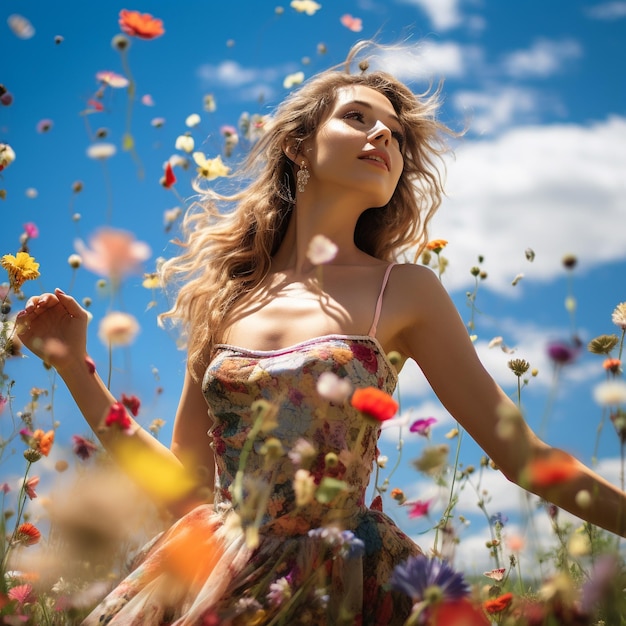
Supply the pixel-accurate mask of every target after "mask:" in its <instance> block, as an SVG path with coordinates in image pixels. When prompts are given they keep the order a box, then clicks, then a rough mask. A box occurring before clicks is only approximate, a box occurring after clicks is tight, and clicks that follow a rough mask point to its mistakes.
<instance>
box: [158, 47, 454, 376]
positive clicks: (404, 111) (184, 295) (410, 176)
mask: <svg viewBox="0 0 626 626" xmlns="http://www.w3.org/2000/svg"><path fill="white" fill-rule="evenodd" d="M366 45H367V42H362V43H360V44H357V45H355V46H354V47H353V49H352V50H351V51H350V53H349V55H348V58H347V61H346V63H345V66H344V67H342V68H334V69H330V70H327V71H324V72H322V73H320V74H318V75H317V76H315V77H313V78H311V79H310V80H308V81H307V82H306V83H304V84H303V85H302V86H301V87H300V88H299V89H297V90H296V91H294V92H293V93H291V94H290V95H289V96H288V97H287V98H286V99H285V100H284V101H283V102H282V104H280V105H279V106H278V108H277V109H276V111H275V114H274V115H273V117H272V119H271V120H270V121H269V122H268V123H267V127H266V129H265V131H264V132H263V134H262V136H261V138H260V139H259V140H258V141H257V142H256V143H255V144H254V146H253V148H252V149H251V151H250V152H249V154H248V157H247V159H246V162H245V163H244V166H243V167H242V169H241V171H240V176H241V180H242V181H251V182H249V184H247V185H245V186H244V188H243V189H241V190H239V191H238V192H236V193H234V194H232V195H228V196H225V195H222V194H218V193H216V192H215V191H211V190H205V191H204V192H203V193H202V195H201V200H200V201H198V202H195V203H194V204H193V205H192V206H191V207H190V209H189V211H188V212H187V213H186V215H185V217H184V219H183V223H182V230H183V235H184V236H185V239H184V241H176V242H175V243H177V244H178V245H179V246H181V247H182V252H181V254H180V255H179V256H176V257H174V258H172V259H170V260H168V261H166V262H165V263H164V264H163V266H162V268H161V276H162V281H163V284H165V285H167V286H170V285H171V284H172V283H173V284H174V286H175V287H177V288H178V291H177V295H176V300H175V302H174V305H173V306H172V308H171V309H170V310H169V311H167V312H165V313H163V314H162V315H161V316H160V319H164V318H170V319H172V320H174V321H175V322H177V323H180V325H181V330H182V332H183V336H184V337H185V339H186V345H187V350H188V367H189V369H190V371H191V373H192V374H193V375H194V377H198V376H199V375H200V372H201V371H202V369H203V367H205V366H206V364H207V360H208V357H209V355H210V353H211V349H212V347H213V345H214V344H215V343H216V342H217V341H219V338H220V333H221V332H222V331H223V329H224V327H225V324H224V320H225V319H226V317H227V316H228V314H229V312H231V311H232V309H233V307H234V305H235V304H236V302H237V301H238V300H239V298H241V296H242V295H243V294H245V293H247V292H249V291H250V290H251V289H253V288H254V287H256V286H257V285H259V283H260V282H261V281H262V280H263V278H264V277H265V276H266V275H267V273H268V272H269V270H270V263H271V258H272V256H273V255H274V254H275V253H276V251H277V250H278V248H279V246H280V244H281V242H282V241H283V238H284V236H285V232H286V230H287V226H288V224H289V220H290V216H291V213H292V211H293V210H294V206H295V202H294V200H293V196H294V195H295V193H294V191H293V190H294V187H295V185H294V173H293V170H294V163H293V162H292V161H291V160H290V159H289V158H288V157H287V156H286V155H285V153H284V148H285V147H286V146H288V145H295V146H296V147H297V146H299V145H300V143H302V142H303V141H305V140H307V139H309V138H312V137H314V136H315V133H316V131H317V129H318V128H319V127H320V125H321V124H322V123H323V122H324V121H325V120H326V118H327V117H328V115H329V114H330V112H331V110H332V107H333V105H334V103H335V100H336V96H337V90H338V89H340V88H342V87H349V86H353V85H359V86H365V87H370V88H372V89H374V90H376V91H378V92H379V93H381V94H383V95H384V96H385V97H386V98H387V99H388V100H389V101H390V102H391V104H392V106H393V108H394V109H395V112H396V115H397V116H398V118H399V120H400V124H401V126H402V133H403V134H404V137H405V140H404V142H403V147H402V152H403V156H404V168H403V171H402V174H401V176H400V180H399V182H398V185H397V187H396V189H395V191H394V193H393V196H392V198H391V200H390V201H389V202H388V203H387V205H385V206H384V207H378V208H370V209H367V210H366V211H365V212H364V213H363V214H362V215H361V216H360V218H359V219H358V222H357V225H356V229H355V233H354V240H355V244H356V245H357V246H358V247H359V248H360V249H361V250H363V251H364V252H366V253H367V254H370V255H371V256H373V257H376V258H378V259H381V260H384V261H392V260H396V259H397V258H398V256H399V255H400V254H401V253H403V252H406V251H408V250H409V249H411V250H414V251H415V258H416V259H417V257H418V256H419V254H420V252H421V251H422V250H423V248H424V246H425V244H426V243H427V241H428V234H427V226H428V222H429V221H430V219H431V218H432V217H433V215H434V213H435V211H436V210H437V208H438V207H439V204H440V203H441V196H442V194H443V187H442V180H441V174H440V170H439V169H438V167H437V165H440V166H441V167H443V162H442V160H441V157H442V155H443V154H444V153H445V152H447V151H448V148H447V146H446V143H445V141H444V140H443V138H444V136H445V135H455V133H454V132H453V131H451V130H450V129H449V128H448V127H447V126H445V125H444V124H442V123H441V122H439V121H438V120H437V117H436V115H437V112H438V110H439V92H440V89H439V88H437V89H435V90H431V89H429V90H427V91H426V92H425V93H423V94H420V95H415V94H414V93H413V92H412V91H411V90H410V89H409V88H408V87H407V86H406V85H404V84H403V83H402V82H400V81H399V80H397V79H396V78H394V77H393V76H391V75H390V74H388V73H386V72H382V71H371V72H368V71H367V68H368V64H367V62H361V63H360V64H359V70H360V71H359V73H354V74H353V73H350V67H351V65H352V64H353V62H354V61H355V58H356V56H357V55H358V54H359V53H360V52H361V51H362V50H363V49H364V48H365V47H366ZM172 278H174V279H175V280H174V281H172Z"/></svg>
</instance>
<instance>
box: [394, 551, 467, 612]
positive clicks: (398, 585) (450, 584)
mask: <svg viewBox="0 0 626 626" xmlns="http://www.w3.org/2000/svg"><path fill="white" fill-rule="evenodd" d="M389 584H390V585H391V587H392V588H393V589H395V590H396V591H401V592H402V593H405V594H406V595H408V596H409V597H410V598H411V599H412V600H413V602H415V603H417V602H422V601H423V600H425V599H426V594H427V591H430V590H431V589H433V588H436V589H437V590H438V591H439V594H440V595H439V598H440V599H441V600H457V599H460V598H463V597H465V596H467V594H468V593H469V586H468V584H467V583H466V582H465V579H464V578H463V574H461V573H458V572H455V571H454V570H453V569H452V568H451V567H450V566H449V565H448V564H447V563H446V562H445V561H441V560H440V559H437V558H432V559H429V558H428V557H426V556H424V555H423V554H419V555H417V556H411V557H409V558H408V559H407V560H406V561H404V562H403V563H400V564H399V565H396V567H395V568H394V570H393V572H392V574H391V578H390V580H389Z"/></svg>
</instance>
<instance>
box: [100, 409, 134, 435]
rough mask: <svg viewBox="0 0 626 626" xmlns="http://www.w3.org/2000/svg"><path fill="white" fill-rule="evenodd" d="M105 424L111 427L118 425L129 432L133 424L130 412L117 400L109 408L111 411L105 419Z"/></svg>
mask: <svg viewBox="0 0 626 626" xmlns="http://www.w3.org/2000/svg"><path fill="white" fill-rule="evenodd" d="M104 425H105V426H107V427H111V426H114V425H117V426H119V427H120V429H121V430H123V431H126V432H128V431H129V430H130V427H131V425H132V422H131V421H130V417H128V413H126V409H125V408H124V405H123V404H122V403H121V402H115V403H113V404H112V405H111V407H110V408H109V412H108V413H107V416H106V418H105V420H104Z"/></svg>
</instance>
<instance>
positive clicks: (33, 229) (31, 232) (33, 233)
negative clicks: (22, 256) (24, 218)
mask: <svg viewBox="0 0 626 626" xmlns="http://www.w3.org/2000/svg"><path fill="white" fill-rule="evenodd" d="M24 234H25V235H26V236H27V237H28V238H29V239H36V238H37V237H39V229H38V228H37V224H35V223H34V222H26V224H24Z"/></svg>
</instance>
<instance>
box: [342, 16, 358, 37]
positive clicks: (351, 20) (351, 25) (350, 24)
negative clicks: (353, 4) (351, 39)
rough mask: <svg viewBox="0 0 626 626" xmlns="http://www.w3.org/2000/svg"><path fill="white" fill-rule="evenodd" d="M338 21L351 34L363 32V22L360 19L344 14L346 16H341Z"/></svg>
mask: <svg viewBox="0 0 626 626" xmlns="http://www.w3.org/2000/svg"><path fill="white" fill-rule="evenodd" d="M339 21H340V22H341V24H342V25H343V26H345V27H346V28H347V29H348V30H351V31H352V32H353V33H360V32H361V31H362V30H363V21H362V20H361V18H360V17H352V15H349V14H347V13H346V15H342V16H341V17H340V18H339Z"/></svg>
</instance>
